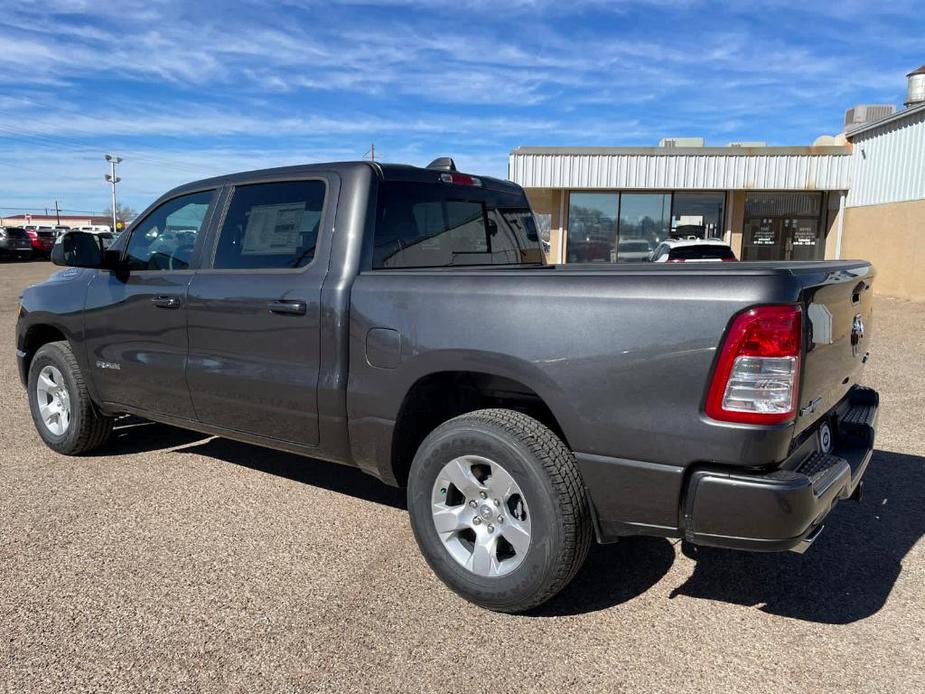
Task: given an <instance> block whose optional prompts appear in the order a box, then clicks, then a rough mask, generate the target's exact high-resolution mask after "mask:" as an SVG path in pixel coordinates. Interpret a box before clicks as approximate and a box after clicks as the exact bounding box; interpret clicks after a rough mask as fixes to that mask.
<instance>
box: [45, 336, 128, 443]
mask: <svg viewBox="0 0 925 694" xmlns="http://www.w3.org/2000/svg"><path fill="white" fill-rule="evenodd" d="M28 392H29V409H30V411H31V412H32V421H33V423H34V424H35V428H36V430H37V431H38V433H39V436H41V437H42V440H43V441H44V442H45V445H47V446H48V447H49V448H51V449H52V450H54V451H57V452H58V453H63V454H64V455H80V454H82V453H87V452H89V451H92V450H93V449H95V448H98V447H100V446H102V445H103V444H104V443H106V441H107V440H108V439H109V435H110V434H111V433H112V423H113V418H112V417H106V416H104V415H102V414H100V412H99V411H98V410H97V409H96V406H95V405H94V404H93V402H92V400H91V399H90V394H89V393H88V392H87V386H86V383H85V382H84V378H83V374H82V373H81V371H80V365H79V364H78V363H77V359H76V358H75V357H74V353H73V351H72V350H71V346H70V345H69V344H68V343H67V342H64V341H62V342H49V343H48V344H47V345H43V346H42V347H41V348H40V349H39V351H38V352H36V354H35V357H33V359H32V363H31V364H30V365H29V385H28Z"/></svg>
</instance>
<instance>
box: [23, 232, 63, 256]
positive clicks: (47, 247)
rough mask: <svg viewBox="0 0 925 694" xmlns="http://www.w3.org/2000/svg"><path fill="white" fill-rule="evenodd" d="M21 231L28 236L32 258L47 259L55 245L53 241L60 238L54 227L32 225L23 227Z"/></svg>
mask: <svg viewBox="0 0 925 694" xmlns="http://www.w3.org/2000/svg"><path fill="white" fill-rule="evenodd" d="M23 229H24V230H25V232H26V233H27V234H28V235H29V241H30V243H31V245H32V256H33V257H35V258H47V257H48V256H49V255H51V249H52V247H53V246H54V245H55V240H56V239H57V238H58V237H59V236H60V234H59V233H58V230H57V229H55V228H54V227H47V226H45V227H43V226H32V225H30V226H26V227H23Z"/></svg>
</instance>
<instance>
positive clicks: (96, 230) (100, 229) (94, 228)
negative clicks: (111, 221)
mask: <svg viewBox="0 0 925 694" xmlns="http://www.w3.org/2000/svg"><path fill="white" fill-rule="evenodd" d="M74 230H75V231H89V232H90V233H92V234H104V233H105V234H111V233H112V227H110V226H108V225H106V224H87V225H84V226H79V227H74Z"/></svg>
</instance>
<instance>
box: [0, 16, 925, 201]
mask: <svg viewBox="0 0 925 694" xmlns="http://www.w3.org/2000/svg"><path fill="white" fill-rule="evenodd" d="M923 37H925V13H923V12H922V11H921V2H920V0H916V1H913V0H899V1H898V2H876V3H875V2H858V1H855V0H845V1H842V2H837V3H836V2H811V1H809V0H806V1H802V2H800V1H795V0H770V1H769V2H763V3H750V2H743V3H737V2H721V3H707V2H697V1H696V0H648V1H640V2H633V1H630V0H611V1H610V2H603V1H600V0H560V1H558V2H547V1H546V0H500V1H499V0H496V1H491V0H471V1H467V0H453V1H452V2H442V1H441V0H429V1H426V0H383V1H381V2H362V1H359V0H353V1H347V2H335V1H331V0H328V1H327V2H310V1H305V2H296V1H295V0H291V1H276V2H270V1H265V0H248V1H245V2H237V3H218V2H206V1H200V2H183V1H174V0H144V1H139V0H119V1H118V2H106V1H104V0H96V1H93V0H47V1H46V2H29V1H28V0H15V1H7V0H0V208H3V209H0V214H10V213H13V212H14V211H17V210H16V208H25V207H31V208H33V209H41V208H44V207H46V206H49V205H52V204H53V201H54V200H55V199H57V200H58V201H59V204H60V205H61V206H62V207H63V208H65V209H68V210H75V211H76V210H81V211H96V210H102V209H103V208H104V207H106V206H107V205H108V201H109V197H108V196H109V191H108V187H107V185H106V184H105V182H104V180H103V175H104V173H106V165H105V162H104V161H103V154H104V153H105V152H107V151H108V152H113V153H116V154H119V155H121V156H122V157H124V158H125V161H124V163H123V165H122V167H121V170H120V175H121V176H122V178H123V182H122V183H121V184H120V199H121V200H123V201H124V202H126V203H128V204H131V205H132V206H134V207H136V208H138V209H141V208H143V207H145V206H146V205H147V204H148V203H149V202H151V201H152V200H153V199H154V198H155V197H157V196H158V195H159V194H161V193H162V192H164V191H166V190H167V189H168V188H170V187H172V186H174V185H176V184H179V183H183V182H185V181H189V180H193V179H196V178H201V177H205V176H210V175H215V174H219V173H227V172H230V171H237V170H245V169H252V168H263V167H268V166H277V165H283V164H291V163H299V162H313V161H330V160H349V159H357V158H361V157H363V155H364V154H365V153H366V152H367V150H368V149H369V144H370V143H371V142H375V144H376V152H377V155H381V158H383V159H384V160H387V161H397V162H406V163H412V164H426V163H427V162H428V161H429V160H430V159H431V158H433V157H435V156H438V155H452V156H454V157H455V158H456V160H457V163H458V164H459V165H460V168H462V169H464V170H469V171H473V172H475V173H482V174H488V175H496V176H504V175H506V171H507V155H508V152H509V151H510V150H511V149H512V148H513V147H515V146H518V145H576V146H578V145H584V146H588V145H605V146H606V145H613V146H620V145H639V146H643V145H655V144H657V142H658V140H659V139H660V138H661V137H663V136H687V135H699V136H703V137H705V138H706V140H707V143H708V144H715V145H723V144H726V143H727V142H730V141H734V140H766V141H768V142H769V144H776V145H797V144H809V143H811V142H812V141H813V140H814V139H815V138H816V136H817V135H820V134H823V133H826V134H834V133H837V132H838V131H839V130H840V129H841V124H842V118H843V115H844V110H845V109H846V108H847V107H849V106H851V105H853V104H855V103H876V102H884V103H894V104H897V105H900V104H901V103H902V99H903V94H904V89H905V77H904V75H905V73H906V72H908V71H910V70H912V69H914V68H916V67H918V66H919V65H921V64H922V63H925V38H923Z"/></svg>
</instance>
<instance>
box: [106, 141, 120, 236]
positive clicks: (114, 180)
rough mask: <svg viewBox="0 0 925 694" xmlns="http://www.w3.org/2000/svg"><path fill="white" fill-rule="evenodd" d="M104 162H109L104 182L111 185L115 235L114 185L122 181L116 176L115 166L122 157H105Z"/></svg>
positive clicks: (114, 230) (113, 230)
mask: <svg viewBox="0 0 925 694" xmlns="http://www.w3.org/2000/svg"><path fill="white" fill-rule="evenodd" d="M106 161H108V162H109V171H110V173H108V174H106V180H107V181H109V182H110V183H111V184H112V233H114V234H115V233H116V183H118V182H119V181H121V180H122V179H121V178H119V177H118V176H116V164H118V163H119V162H120V161H122V157H114V156H112V155H111V154H107V155H106Z"/></svg>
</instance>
